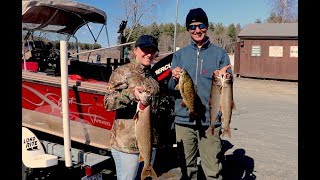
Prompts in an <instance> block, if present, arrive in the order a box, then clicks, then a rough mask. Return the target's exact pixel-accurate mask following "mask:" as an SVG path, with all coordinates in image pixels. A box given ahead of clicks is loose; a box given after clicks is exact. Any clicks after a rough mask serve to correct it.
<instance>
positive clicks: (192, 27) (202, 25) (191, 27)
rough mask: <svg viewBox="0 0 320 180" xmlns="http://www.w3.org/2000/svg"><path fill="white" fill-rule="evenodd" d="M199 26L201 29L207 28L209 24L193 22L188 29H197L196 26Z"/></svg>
mask: <svg viewBox="0 0 320 180" xmlns="http://www.w3.org/2000/svg"><path fill="white" fill-rule="evenodd" d="M197 27H199V29H205V28H207V26H206V25H205V24H193V25H189V27H188V30H192V31H193V30H196V28H197Z"/></svg>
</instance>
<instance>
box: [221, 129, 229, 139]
mask: <svg viewBox="0 0 320 180" xmlns="http://www.w3.org/2000/svg"><path fill="white" fill-rule="evenodd" d="M225 134H227V135H228V137H229V138H231V130H230V127H229V128H226V129H223V132H222V134H221V135H222V137H223V136H224V135H225Z"/></svg>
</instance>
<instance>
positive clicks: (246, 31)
mask: <svg viewBox="0 0 320 180" xmlns="http://www.w3.org/2000/svg"><path fill="white" fill-rule="evenodd" d="M253 36H255V37H261V36H268V37H298V23H261V24H249V25H247V26H245V27H244V28H243V30H242V31H241V32H240V33H239V34H238V37H253Z"/></svg>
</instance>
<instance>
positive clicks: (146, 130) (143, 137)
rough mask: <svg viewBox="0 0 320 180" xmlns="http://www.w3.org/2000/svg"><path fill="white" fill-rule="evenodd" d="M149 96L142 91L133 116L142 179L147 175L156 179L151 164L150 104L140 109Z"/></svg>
mask: <svg viewBox="0 0 320 180" xmlns="http://www.w3.org/2000/svg"><path fill="white" fill-rule="evenodd" d="M147 98H149V94H148V92H146V91H144V92H142V93H141V97H139V99H140V101H139V102H138V106H137V112H136V114H135V116H134V118H133V119H134V120H135V133H136V139H137V146H138V148H139V151H140V154H139V162H141V161H144V166H143V169H142V172H141V179H142V180H144V179H146V178H147V177H152V179H157V174H156V172H155V171H154V169H153V167H152V164H151V154H152V128H151V118H150V117H151V109H150V105H148V106H147V107H145V108H144V109H140V108H139V107H140V103H141V102H145V101H146V99H147Z"/></svg>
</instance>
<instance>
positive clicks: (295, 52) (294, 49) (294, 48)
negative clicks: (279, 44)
mask: <svg viewBox="0 0 320 180" xmlns="http://www.w3.org/2000/svg"><path fill="white" fill-rule="evenodd" d="M290 57H296V58H297V57H298V46H290Z"/></svg>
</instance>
